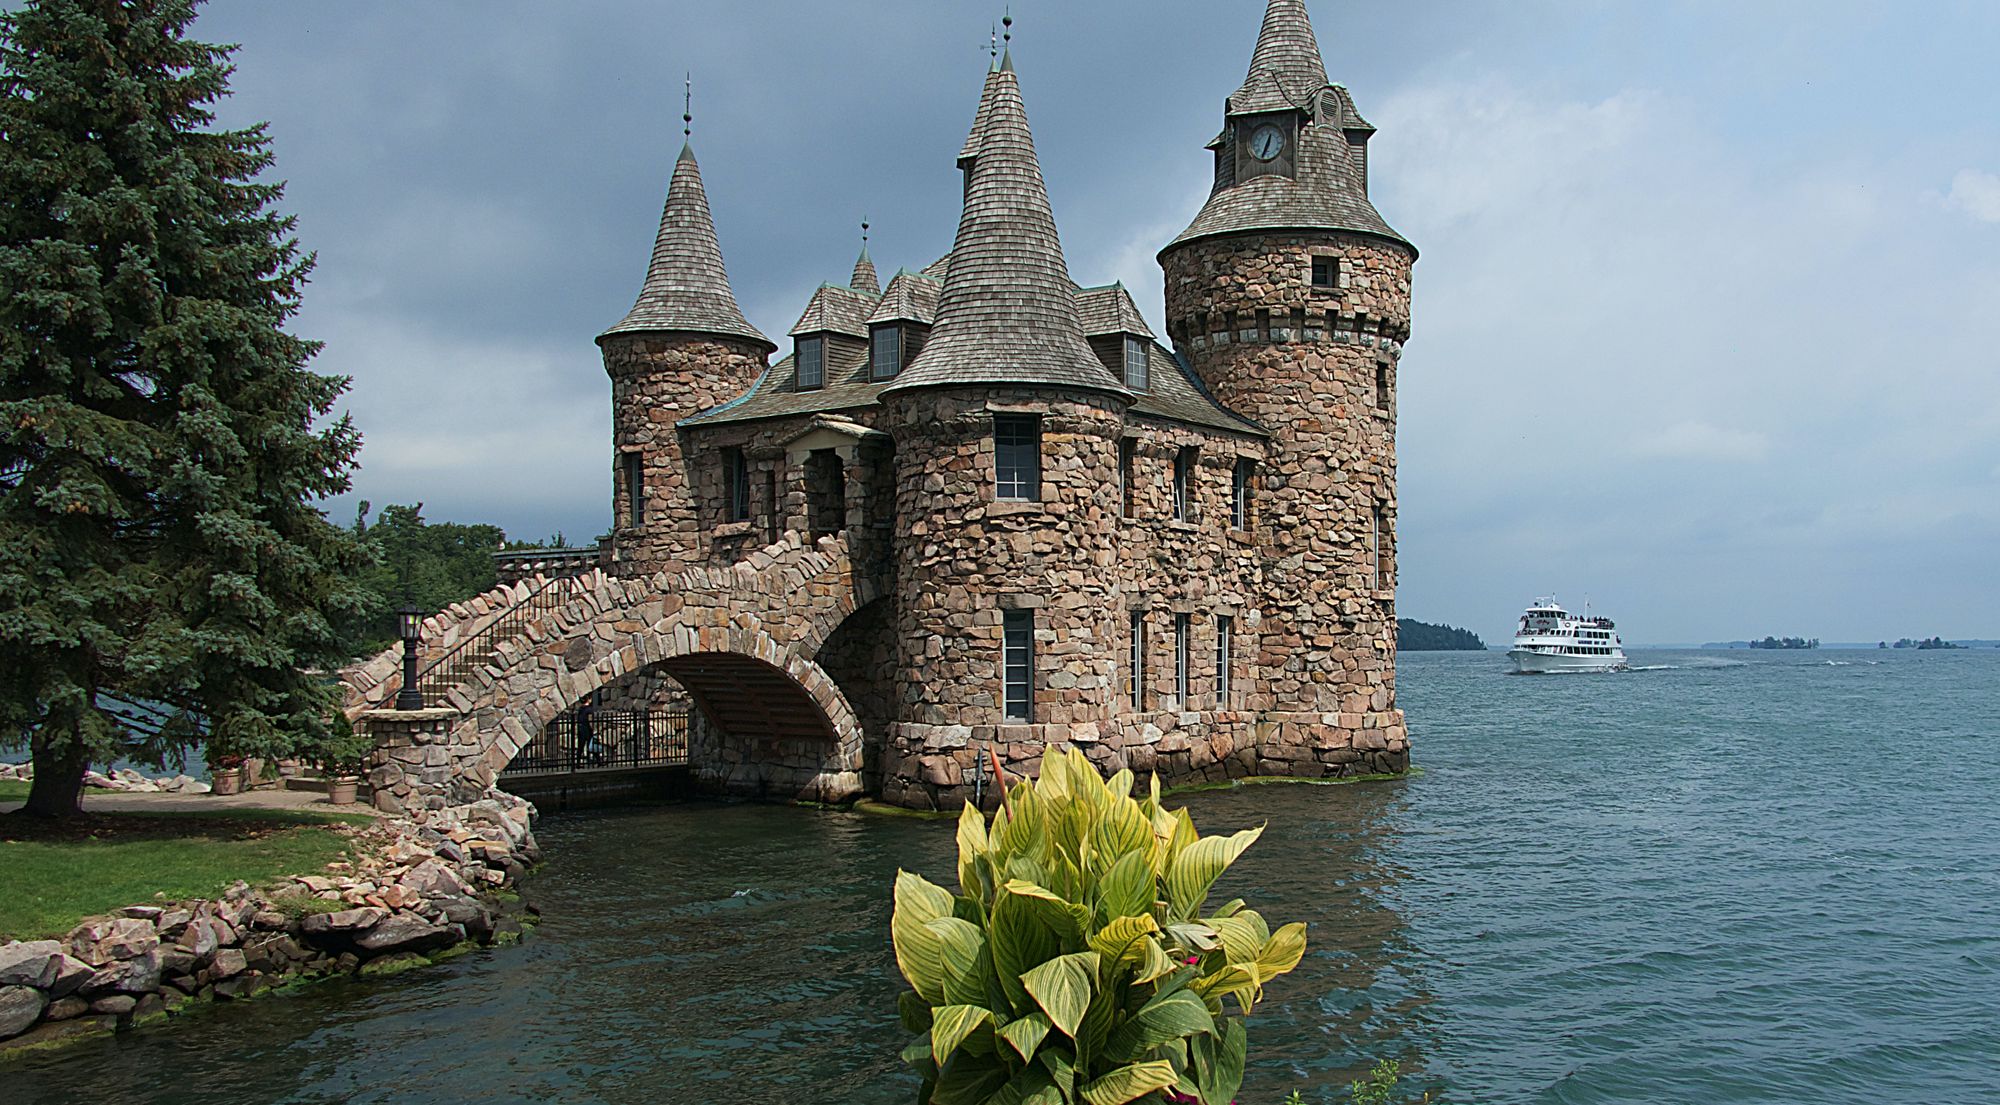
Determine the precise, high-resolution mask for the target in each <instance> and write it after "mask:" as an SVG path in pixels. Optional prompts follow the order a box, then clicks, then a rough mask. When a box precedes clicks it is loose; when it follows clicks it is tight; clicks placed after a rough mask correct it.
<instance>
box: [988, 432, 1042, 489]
mask: <svg viewBox="0 0 2000 1105" xmlns="http://www.w3.org/2000/svg"><path fill="white" fill-rule="evenodd" d="M993 480H994V483H993V495H994V498H997V499H1004V500H1010V501H1013V502H1024V503H1031V502H1034V501H1036V500H1037V499H1040V498H1041V497H1042V420H1041V419H1039V418H1036V417H1035V416H1034V415H1031V414H996V415H994V416H993Z"/></svg>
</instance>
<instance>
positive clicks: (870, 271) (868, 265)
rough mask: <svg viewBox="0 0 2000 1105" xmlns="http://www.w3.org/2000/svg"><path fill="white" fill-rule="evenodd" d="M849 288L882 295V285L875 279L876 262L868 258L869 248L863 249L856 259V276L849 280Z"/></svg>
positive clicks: (864, 247)
mask: <svg viewBox="0 0 2000 1105" xmlns="http://www.w3.org/2000/svg"><path fill="white" fill-rule="evenodd" d="M847 286H848V287H850V288H853V289H854V290H855V291H857V292H867V293H868V294H869V295H881V294H882V285H881V283H880V282H879V281H877V280H876V278H875V262H874V261H873V260H871V259H870V258H869V256H868V247H867V246H865V245H864V246H862V247H861V256H859V257H856V258H855V259H854V275H853V276H850V277H848V278H847Z"/></svg>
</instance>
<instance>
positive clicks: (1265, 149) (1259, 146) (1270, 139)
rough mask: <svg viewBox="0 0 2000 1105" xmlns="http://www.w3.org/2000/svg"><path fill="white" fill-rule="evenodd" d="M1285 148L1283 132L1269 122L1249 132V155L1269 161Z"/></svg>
mask: <svg viewBox="0 0 2000 1105" xmlns="http://www.w3.org/2000/svg"><path fill="white" fill-rule="evenodd" d="M1284 149H1285V132H1284V131H1281V130H1279V129H1278V128H1277V127H1274V126H1272V125H1270V124H1269V123H1266V124H1264V125H1263V126H1261V127H1258V128H1257V129H1256V130H1254V131H1251V132H1250V155H1251V156H1252V157H1255V158H1256V159H1257V160H1259V161H1269V160H1271V159H1272V158H1274V157H1276V156H1278V154H1280V153H1282V152H1283V151H1284Z"/></svg>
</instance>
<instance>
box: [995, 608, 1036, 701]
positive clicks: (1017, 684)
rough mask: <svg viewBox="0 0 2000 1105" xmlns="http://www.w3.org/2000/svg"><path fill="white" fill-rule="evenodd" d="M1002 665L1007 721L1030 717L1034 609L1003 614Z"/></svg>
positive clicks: (1032, 691)
mask: <svg viewBox="0 0 2000 1105" xmlns="http://www.w3.org/2000/svg"><path fill="white" fill-rule="evenodd" d="M1001 629H1002V631H1003V636H1004V638H1005V639H1004V641H1003V642H1002V645H1001V651H1002V653H1003V655H1002V656H1001V666H1002V667H1003V668H1004V669H1005V680H1006V703H1007V706H1006V717H1007V720H1008V721H1033V720H1034V716H1035V612H1034V611H1033V610H1008V611H1006V612H1005V613H1004V614H1003V615H1002V624H1001Z"/></svg>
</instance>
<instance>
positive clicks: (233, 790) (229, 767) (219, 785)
mask: <svg viewBox="0 0 2000 1105" xmlns="http://www.w3.org/2000/svg"><path fill="white" fill-rule="evenodd" d="M208 772H209V776H210V778H211V780H212V781H213V785H212V786H211V788H210V791H209V792H210V793H211V794H241V793H242V792H243V757H241V756H238V755H235V754H233V753H228V752H217V751H215V750H214V749H212V748H211V749H209V753H208Z"/></svg>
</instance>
